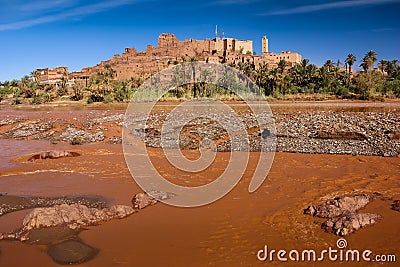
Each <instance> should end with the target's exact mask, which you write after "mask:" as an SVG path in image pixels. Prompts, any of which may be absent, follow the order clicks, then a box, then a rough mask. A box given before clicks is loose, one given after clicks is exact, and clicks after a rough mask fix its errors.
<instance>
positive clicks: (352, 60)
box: [345, 54, 357, 75]
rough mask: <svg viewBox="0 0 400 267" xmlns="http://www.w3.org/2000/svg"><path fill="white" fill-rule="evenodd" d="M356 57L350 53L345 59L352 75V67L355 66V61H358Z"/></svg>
mask: <svg viewBox="0 0 400 267" xmlns="http://www.w3.org/2000/svg"><path fill="white" fill-rule="evenodd" d="M356 60H357V59H356V57H355V56H354V55H353V54H348V55H347V58H346V60H345V62H346V64H347V66H348V73H349V74H350V75H351V68H352V67H353V65H354V63H355V62H356Z"/></svg>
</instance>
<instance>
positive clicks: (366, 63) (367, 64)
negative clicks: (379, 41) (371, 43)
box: [360, 50, 378, 72]
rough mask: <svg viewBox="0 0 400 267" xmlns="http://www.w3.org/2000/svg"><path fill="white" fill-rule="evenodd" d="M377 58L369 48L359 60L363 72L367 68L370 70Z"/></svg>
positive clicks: (366, 70)
mask: <svg viewBox="0 0 400 267" xmlns="http://www.w3.org/2000/svg"><path fill="white" fill-rule="evenodd" d="M377 60H378V58H377V55H376V53H375V52H374V51H373V50H370V51H369V52H368V53H367V54H365V56H364V58H363V59H362V60H361V65H360V67H362V68H363V69H364V71H365V72H368V70H370V69H371V68H372V67H373V66H374V64H375V62H376V61H377Z"/></svg>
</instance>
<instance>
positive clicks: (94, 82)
mask: <svg viewBox="0 0 400 267" xmlns="http://www.w3.org/2000/svg"><path fill="white" fill-rule="evenodd" d="M197 60H198V59H197V58H196V57H192V58H186V57H182V60H181V61H182V62H196V61H197ZM344 62H345V66H344V67H340V60H338V62H337V63H335V64H334V63H333V61H332V60H327V61H326V62H325V64H324V65H323V66H321V67H317V66H316V65H314V64H310V62H309V60H308V59H303V60H302V61H301V62H300V63H298V64H296V65H294V66H293V67H289V65H288V62H286V61H285V60H281V61H280V62H278V64H277V65H276V66H271V67H270V66H268V64H267V63H262V64H261V65H260V66H257V67H256V66H254V65H253V64H252V63H251V62H249V61H248V62H239V63H237V64H236V63H231V64H230V66H231V67H235V68H237V69H238V70H239V71H240V72H242V73H243V74H245V75H247V76H248V77H249V78H250V79H251V80H253V81H254V82H255V84H256V85H257V86H258V87H259V88H260V89H261V91H262V92H263V93H264V94H265V96H267V97H268V98H269V99H282V98H289V99H290V98H293V97H300V98H302V96H303V98H305V96H310V95H311V96H315V97H314V98H315V99H319V98H326V97H331V98H332V97H333V98H353V99H366V100H368V99H371V100H382V99H384V98H399V97H400V66H399V61H398V60H392V61H387V60H380V61H379V62H378V57H377V54H376V53H375V52H374V51H372V50H371V51H369V52H368V53H366V54H365V56H364V57H363V58H362V59H361V60H360V65H359V66H360V67H361V68H362V71H360V72H358V73H357V72H353V70H352V68H353V66H354V65H355V64H356V62H357V59H356V57H355V56H354V55H353V54H349V55H348V56H347V58H346V59H345V60H344ZM377 62H378V64H377V68H376V69H374V66H375V65H376V63H377ZM178 63H179V62H178V61H176V62H174V64H175V65H177V64H178ZM197 75H200V77H201V78H202V80H205V81H206V82H195V83H193V84H186V85H182V86H179V84H180V82H181V78H180V77H179V75H178V73H177V74H176V75H174V76H173V77H172V80H171V86H172V87H173V90H171V91H170V92H169V93H168V94H166V95H165V96H164V97H163V99H164V100H179V99H189V98H197V97H213V98H218V99H221V100H234V99H237V96H236V95H235V94H234V93H232V92H231V91H230V90H228V89H226V88H232V81H233V77H230V76H229V75H226V76H224V77H222V78H220V79H222V80H219V81H218V83H219V84H223V85H224V87H220V86H216V85H214V84H213V83H215V82H216V81H215V77H213V75H212V73H211V72H209V71H204V72H202V73H200V74H197ZM144 80H145V79H144V78H143V77H133V78H131V79H128V80H117V79H116V72H115V70H114V69H113V68H112V66H110V65H109V64H106V65H105V66H104V69H103V70H102V71H99V72H98V73H97V74H96V75H93V76H92V77H90V79H88V80H87V81H74V83H73V85H72V86H70V85H68V78H67V73H64V74H63V75H62V78H61V79H60V81H59V82H58V83H57V84H55V85H51V84H41V83H39V82H38V81H39V76H38V74H37V72H35V71H33V72H31V73H30V76H24V77H23V78H22V79H21V80H12V81H5V82H3V83H0V101H3V100H5V99H8V100H9V101H10V103H12V104H20V103H27V104H42V103H47V102H52V101H54V100H56V99H69V100H71V101H84V102H86V103H93V102H104V103H111V102H128V101H129V100H130V99H131V97H132V96H133V94H134V93H135V92H136V90H137V88H138V87H139V86H140V85H141V84H142V83H143V82H144ZM293 95H294V96H293Z"/></svg>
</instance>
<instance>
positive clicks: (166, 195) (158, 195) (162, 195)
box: [148, 190, 176, 201]
mask: <svg viewBox="0 0 400 267" xmlns="http://www.w3.org/2000/svg"><path fill="white" fill-rule="evenodd" d="M148 194H149V195H150V196H151V197H153V198H155V199H156V200H158V201H162V200H167V199H170V198H173V197H175V196H176V195H175V194H174V193H171V192H162V191H157V190H151V191H149V192H148Z"/></svg>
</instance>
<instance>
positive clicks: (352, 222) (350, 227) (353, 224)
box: [321, 213, 381, 236]
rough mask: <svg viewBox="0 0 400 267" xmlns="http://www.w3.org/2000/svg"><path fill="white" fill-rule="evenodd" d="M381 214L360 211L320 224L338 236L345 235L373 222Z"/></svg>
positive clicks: (379, 217)
mask: <svg viewBox="0 0 400 267" xmlns="http://www.w3.org/2000/svg"><path fill="white" fill-rule="evenodd" d="M380 219H381V216H380V215H378V214H371V213H362V214H355V213H352V214H349V215H343V216H339V217H335V218H331V219H329V220H328V221H326V222H324V223H323V224H322V226H321V227H322V229H324V230H325V231H327V232H329V233H333V234H335V235H339V236H347V235H349V234H351V233H353V232H354V231H357V230H359V229H360V228H363V227H366V226H368V225H372V224H375V223H376V222H377V221H378V220H380Z"/></svg>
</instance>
